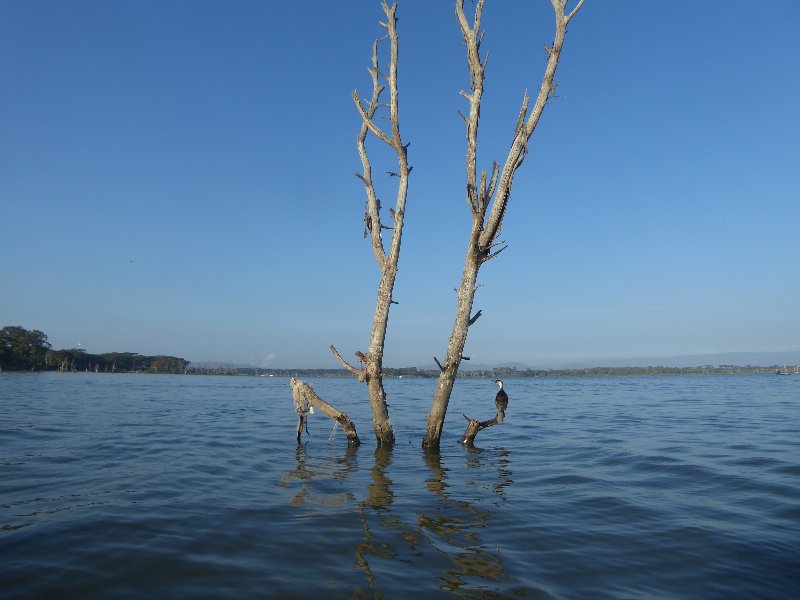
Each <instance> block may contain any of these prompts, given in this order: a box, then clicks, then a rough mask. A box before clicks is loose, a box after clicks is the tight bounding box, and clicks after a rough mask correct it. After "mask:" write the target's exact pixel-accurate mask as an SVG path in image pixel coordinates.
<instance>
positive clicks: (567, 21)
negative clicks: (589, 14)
mask: <svg viewBox="0 0 800 600" xmlns="http://www.w3.org/2000/svg"><path fill="white" fill-rule="evenodd" d="M583 3H584V0H580V2H578V4H577V6H576V7H575V8H573V9H572V12H571V13H569V15H567V18H566V22H565V23H564V24H565V25H567V24H568V23H569V22H570V21H571V20H572V17H574V16H575V15H576V14H577V13H578V11H579V10H580V9H581V6H583ZM564 6H565V7H566V3H565V4H564Z"/></svg>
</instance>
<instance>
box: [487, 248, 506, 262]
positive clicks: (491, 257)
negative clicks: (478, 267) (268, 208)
mask: <svg viewBox="0 0 800 600" xmlns="http://www.w3.org/2000/svg"><path fill="white" fill-rule="evenodd" d="M506 248H508V246H503V247H502V248H500V250H498V251H497V252H492V253H491V254H489V255H488V256H485V257H484V258H483V260H482V261H481V262H488V261H490V260H492V259H493V258H494V257H495V256H497V255H498V254H500V253H501V252H502V251H503V250H505V249H506Z"/></svg>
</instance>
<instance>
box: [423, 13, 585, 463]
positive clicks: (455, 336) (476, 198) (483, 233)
mask: <svg viewBox="0 0 800 600" xmlns="http://www.w3.org/2000/svg"><path fill="white" fill-rule="evenodd" d="M550 2H551V4H552V5H553V10H554V13H555V38H554V40H553V44H552V45H551V46H545V51H546V52H547V66H546V67H545V72H544V76H543V77H542V83H541V85H540V86H539V93H538V95H537V96H536V100H535V102H534V105H533V108H532V109H531V110H529V102H530V98H529V96H528V93H527V92H526V93H525V94H524V96H523V99H522V106H521V108H520V111H519V115H518V116H517V121H516V126H515V128H514V137H513V141H512V142H511V147H510V150H509V153H508V157H507V158H506V161H505V163H504V164H503V168H502V170H501V169H500V167H499V165H498V164H497V163H496V162H495V163H494V165H493V167H492V172H491V175H488V176H487V173H486V171H483V172H482V173H481V175H480V180H479V179H478V169H477V161H476V158H477V147H478V121H479V118H480V107H481V96H482V95H483V78H484V71H485V69H486V58H484V59H483V60H482V59H481V53H480V50H481V42H482V40H483V35H484V32H482V31H481V30H480V26H481V15H482V13H483V0H477V3H476V6H475V14H474V17H473V20H472V24H470V23H469V21H468V20H467V17H466V15H465V14H464V1H463V0H456V17H457V18H458V23H459V25H460V27H461V34H462V36H463V37H464V42H465V43H466V47H467V62H468V65H469V72H470V81H471V91H470V93H469V94H468V93H466V92H463V91H462V92H461V95H462V96H463V97H464V98H466V99H467V101H468V102H469V115H468V116H464V115H463V114H462V117H463V118H464V121H465V123H466V127H467V161H466V162H467V188H466V199H467V204H468V206H469V207H470V210H471V212H472V229H471V231H470V236H469V243H468V246H467V254H466V259H465V261H464V270H463V272H462V275H461V285H460V286H459V288H458V289H457V290H456V291H457V295H458V299H457V303H456V316H455V322H454V323H453V330H452V333H451V335H450V341H449V343H448V347H447V354H446V355H445V359H444V363H441V362H439V360H438V359H435V360H436V363H437V364H438V365H439V369H440V371H441V372H440V374H439V383H438V386H437V389H436V394H435V396H434V399H433V404H432V406H431V411H430V413H429V414H428V416H427V417H426V421H427V423H426V428H425V437H424V439H423V446H424V447H427V448H431V447H437V446H438V445H439V441H440V439H441V435H442V428H443V426H444V419H445V415H446V413H447V405H448V403H449V402H450V395H451V393H452V391H453V385H454V384H455V381H456V377H457V376H458V368H459V365H460V364H461V360H462V358H463V352H464V346H465V344H466V341H467V333H468V329H469V327H470V325H472V324H473V323H475V321H476V320H477V318H478V316H479V315H480V311H479V313H478V314H476V315H475V316H474V317H471V316H470V315H471V312H472V305H473V301H474V298H475V291H476V289H477V287H476V282H477V279H478V271H479V269H480V268H481V266H482V265H483V264H484V263H485V262H487V261H489V260H491V259H493V258H495V257H496V256H497V255H498V254H500V252H502V251H503V250H505V248H506V246H504V245H503V244H504V242H498V241H497V237H498V235H499V233H500V228H501V226H502V224H503V217H504V216H505V213H506V207H507V206H508V200H509V198H510V196H511V185H512V183H513V180H514V174H515V172H516V170H517V169H518V168H519V167H520V165H521V164H522V162H523V161H524V160H525V156H526V155H527V153H528V141H529V140H530V138H531V136H532V135H533V132H534V130H535V129H536V125H537V124H538V123H539V119H540V118H541V116H542V112H543V111H544V108H545V106H546V105H547V103H548V100H549V99H550V98H551V97H553V96H554V95H555V89H556V84H555V83H554V82H553V78H554V76H555V73H556V68H557V67H558V59H559V57H560V55H561V48H562V46H563V44H564V38H565V37H566V34H567V25H568V24H569V22H570V20H572V18H573V17H574V16H575V15H576V14H577V12H578V11H579V10H580V8H581V6H583V3H584V0H579V1H578V2H577V4H576V5H575V8H573V9H572V11H571V12H569V13H567V10H566V9H567V2H568V0H550ZM487 212H488V215H487ZM434 358H435V357H434ZM476 422H477V421H476ZM486 423H488V421H487V422H486ZM477 431H480V429H478V430H477ZM477 431H476V432H475V433H476V434H477ZM473 438H474V435H473Z"/></svg>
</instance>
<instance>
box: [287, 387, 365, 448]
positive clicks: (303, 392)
mask: <svg viewBox="0 0 800 600" xmlns="http://www.w3.org/2000/svg"><path fill="white" fill-rule="evenodd" d="M289 383H290V384H291V386H292V397H293V398H294V409H295V412H297V415H298V417H299V419H300V420H299V422H298V424H297V442H298V443H300V439H301V437H302V434H303V429H304V428H305V430H306V433H308V426H307V423H308V415H309V414H311V413H312V412H313V411H312V408H316V409H317V410H319V411H320V412H321V413H324V414H326V415H328V416H329V417H330V418H331V419H333V420H334V421H336V423H338V424H339V426H340V427H341V428H342V431H344V433H345V435H346V436H347V443H348V444H349V445H351V446H359V445H360V444H361V440H359V439H358V434H357V433H356V425H355V423H353V422H352V421H351V420H350V417H348V416H347V414H346V413H343V412H342V411H340V410H338V409H336V408H335V407H333V406H331V405H330V404H328V403H327V402H325V400H323V399H322V398H320V397H319V396H317V393H316V392H315V391H314V388H312V387H311V386H310V385H309V384H307V383H306V382H304V381H300V380H299V379H295V378H294V377H292V379H291V380H290V382H289Z"/></svg>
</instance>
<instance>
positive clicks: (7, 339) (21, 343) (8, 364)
mask: <svg viewBox="0 0 800 600" xmlns="http://www.w3.org/2000/svg"><path fill="white" fill-rule="evenodd" d="M188 367H189V361H187V360H184V359H183V358H178V357H176V356H143V355H141V354H137V353H135V352H107V353H105V354H89V353H88V352H86V350H83V349H82V348H71V349H69V350H52V349H51V348H50V343H49V342H48V341H47V336H46V335H45V334H44V333H42V332H41V331H38V330H36V329H34V330H33V331H28V330H27V329H24V328H22V327H18V326H8V327H4V328H3V329H2V330H0V370H2V371H94V372H98V373H129V372H147V373H185V372H186V370H187V368H188Z"/></svg>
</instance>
